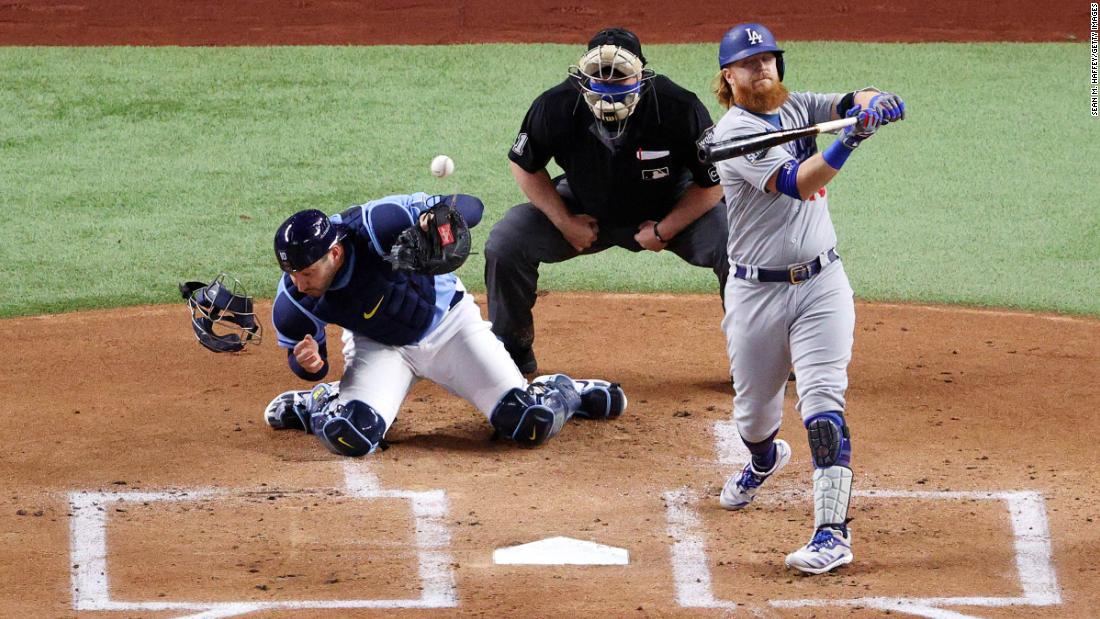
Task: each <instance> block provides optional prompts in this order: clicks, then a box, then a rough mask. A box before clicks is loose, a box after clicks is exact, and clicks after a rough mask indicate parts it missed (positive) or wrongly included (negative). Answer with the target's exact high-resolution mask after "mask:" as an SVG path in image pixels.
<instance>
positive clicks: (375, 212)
mask: <svg viewBox="0 0 1100 619" xmlns="http://www.w3.org/2000/svg"><path fill="white" fill-rule="evenodd" d="M421 204H423V203H421ZM363 210H364V213H363V227H364V228H366V230H367V235H368V236H369V237H370V244H371V247H372V248H373V249H374V251H375V252H377V253H378V255H379V256H385V255H388V254H389V253H390V248H391V247H393V243H394V241H396V240H397V237H398V236H400V234H401V231H402V230H404V229H405V228H408V227H409V226H411V225H413V224H415V223H416V216H417V214H418V213H419V212H420V209H419V208H417V207H416V205H415V204H402V203H400V202H396V201H394V202H383V201H375V202H371V203H368V204H366V205H365V206H364V207H363Z"/></svg>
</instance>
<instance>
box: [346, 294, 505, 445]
mask: <svg viewBox="0 0 1100 619" xmlns="http://www.w3.org/2000/svg"><path fill="white" fill-rule="evenodd" d="M341 339H342V341H343V342H344V375H343V377H342V378H341V379H340V399H339V401H340V403H341V404H345V403H347V402H348V401H350V400H359V401H361V402H366V403H367V404H369V405H370V406H371V408H373V409H374V410H375V411H377V412H378V414H379V415H381V416H382V418H383V419H385V420H386V427H387V428H389V427H390V426H391V425H393V420H394V418H396V417H397V411H398V409H400V408H401V403H402V402H403V401H404V400H405V395H406V394H408V392H409V389H410V388H411V387H412V386H413V385H414V384H415V383H416V381H417V380H419V379H421V378H427V379H428V380H431V381H433V382H435V383H438V384H439V385H442V386H443V387H444V388H445V389H447V391H450V392H451V393H453V394H455V395H457V396H459V397H461V398H463V399H465V400H467V401H468V402H470V403H471V404H473V405H474V406H476V407H477V409H478V410H480V411H481V412H482V413H484V414H485V417H486V418H487V419H488V418H489V417H490V415H491V414H492V412H493V408H495V407H496V405H497V402H499V401H500V399H501V397H503V396H504V394H505V393H507V392H508V391H509V390H511V389H524V388H526V387H527V381H526V380H524V378H523V375H522V374H520V373H519V369H517V368H516V364H515V363H514V362H513V361H512V358H511V357H510V356H509V355H508V351H506V350H505V349H504V345H503V344H501V343H500V340H498V339H497V338H496V336H495V335H493V332H492V331H491V330H490V325H489V323H488V322H487V321H485V320H482V318H481V311H480V310H479V309H478V307H477V304H476V303H474V299H473V295H471V294H470V293H469V292H466V293H465V294H464V296H463V298H462V300H461V301H459V302H458V304H457V305H455V306H454V307H452V308H451V309H450V310H448V311H447V313H446V315H444V316H443V320H442V321H441V322H440V323H439V325H437V326H436V328H435V329H434V330H433V331H432V332H431V333H429V334H428V335H427V336H425V337H424V339H422V340H421V341H420V342H419V343H417V344H414V345H409V346H386V345H384V344H379V343H378V342H376V341H374V340H372V339H370V338H368V337H365V336H362V335H356V334H354V333H352V332H350V331H348V330H347V329H344V334H343V336H342V337H341Z"/></svg>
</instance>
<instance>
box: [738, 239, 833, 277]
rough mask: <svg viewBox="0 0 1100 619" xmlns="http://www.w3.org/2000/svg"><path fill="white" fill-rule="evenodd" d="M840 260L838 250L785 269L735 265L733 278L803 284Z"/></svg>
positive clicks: (823, 253) (831, 250) (830, 250)
mask: <svg viewBox="0 0 1100 619" xmlns="http://www.w3.org/2000/svg"><path fill="white" fill-rule="evenodd" d="M837 260H840V255H839V254H837V253H836V248H835V247H834V248H831V249H829V251H826V252H822V253H821V254H820V255H818V257H817V258H814V259H813V260H810V261H808V262H803V263H801V264H792V265H791V266H789V267H787V268H785V269H762V268H760V267H754V266H751V265H747V264H737V263H734V265H733V266H734V271H733V276H734V277H736V278H737V279H744V280H748V281H750V282H765V283H780V282H782V283H787V284H801V283H802V282H805V281H809V280H810V279H812V278H813V276H815V275H817V274H818V273H820V272H821V270H822V269H824V268H825V267H827V266H829V265H830V264H832V263H833V262H836V261H837Z"/></svg>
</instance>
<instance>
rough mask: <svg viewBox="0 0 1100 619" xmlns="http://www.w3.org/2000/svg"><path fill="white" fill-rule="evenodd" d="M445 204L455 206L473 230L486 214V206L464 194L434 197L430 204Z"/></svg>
mask: <svg viewBox="0 0 1100 619" xmlns="http://www.w3.org/2000/svg"><path fill="white" fill-rule="evenodd" d="M439 203H443V204H449V205H450V206H453V207H454V208H455V210H457V211H458V212H459V214H461V215H462V218H463V219H465V220H466V225H467V226H470V227H471V228H473V227H474V226H476V225H478V224H479V223H481V215H482V214H483V213H484V212H485V205H484V204H482V203H481V200H478V199H477V198H475V197H474V196H470V195H467V194H464V193H456V194H453V195H449V196H434V197H433V199H431V200H429V201H428V204H429V205H431V206H434V205H436V204H439Z"/></svg>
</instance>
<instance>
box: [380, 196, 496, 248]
mask: <svg viewBox="0 0 1100 619" xmlns="http://www.w3.org/2000/svg"><path fill="white" fill-rule="evenodd" d="M439 203H444V204H450V205H452V206H454V207H455V208H456V209H457V210H458V212H459V213H461V214H462V218H463V219H465V220H466V224H467V225H468V226H470V227H471V228H472V227H474V226H476V225H477V224H479V223H481V216H482V214H483V213H484V212H485V205H484V204H483V203H482V202H481V200H479V199H477V198H475V197H474V196H470V195H466V194H464V193H459V194H453V195H446V196H444V195H440V196H429V195H428V194H426V193H414V194H411V195H408V196H387V197H385V198H382V199H380V200H374V201H373V202H368V203H367V204H364V205H363V207H362V209H363V217H362V222H363V223H362V225H363V227H364V228H365V229H366V231H367V235H368V236H369V237H370V241H371V247H372V248H373V249H374V251H375V252H376V253H377V254H378V255H379V256H385V255H388V254H389V253H390V248H391V247H393V244H394V242H395V241H396V240H397V237H398V236H400V235H401V232H402V231H404V230H405V229H406V228H408V227H409V226H413V225H416V223H417V221H418V218H419V217H420V213H422V212H424V211H425V210H427V209H429V208H431V207H433V206H435V205H437V204H439Z"/></svg>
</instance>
